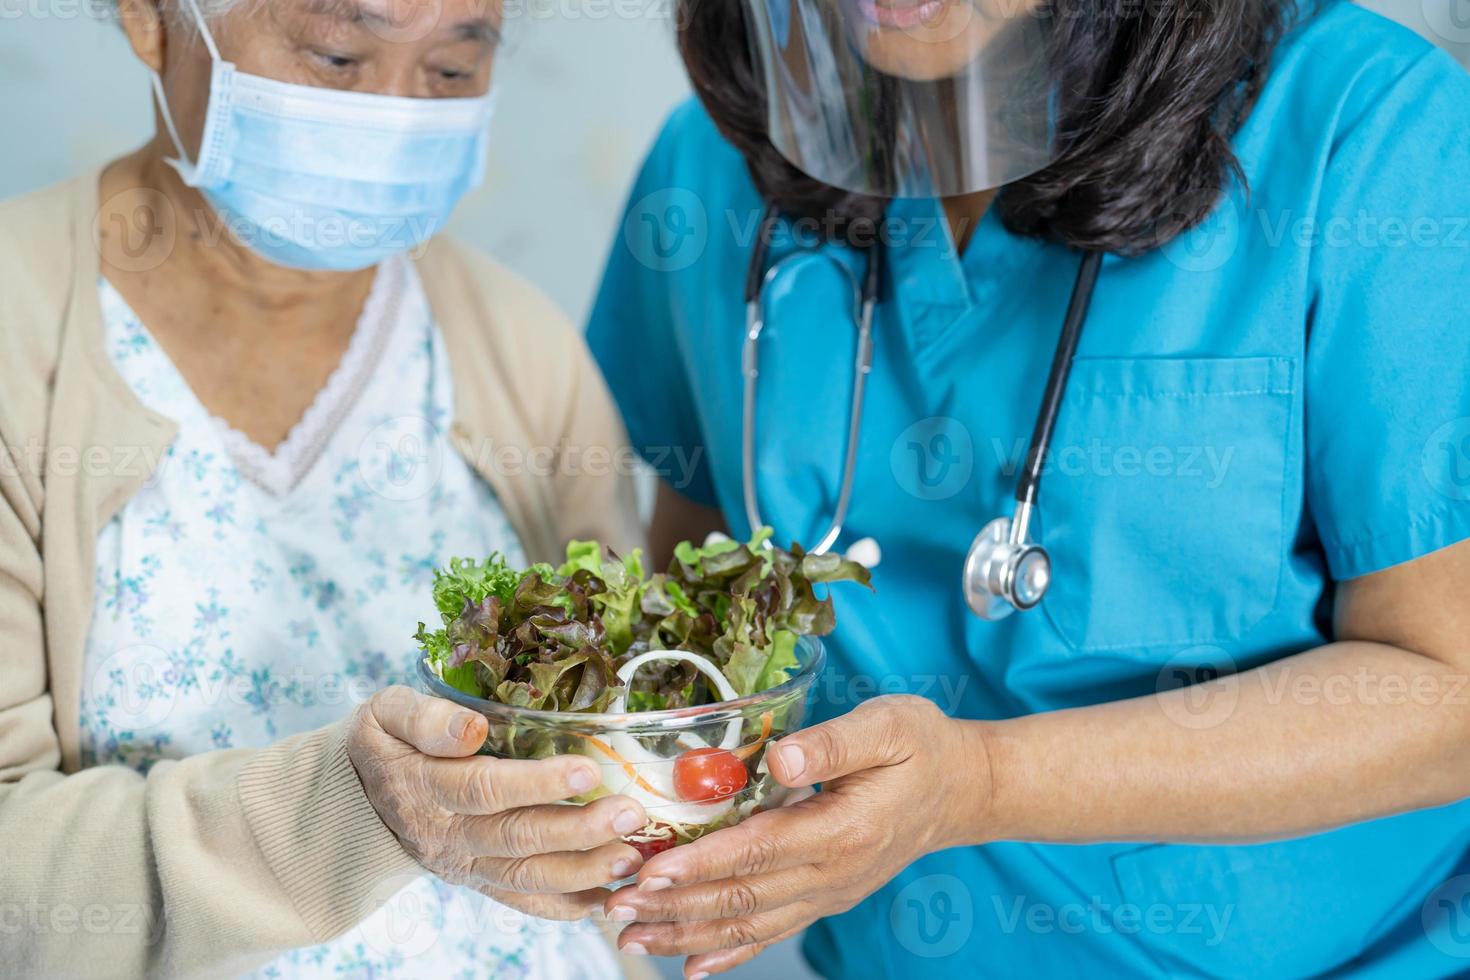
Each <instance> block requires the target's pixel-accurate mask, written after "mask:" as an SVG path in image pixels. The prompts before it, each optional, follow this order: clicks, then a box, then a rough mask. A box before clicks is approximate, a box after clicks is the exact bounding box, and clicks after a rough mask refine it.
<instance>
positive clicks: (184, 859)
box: [0, 0, 644, 977]
mask: <svg viewBox="0 0 1470 980" xmlns="http://www.w3.org/2000/svg"><path fill="white" fill-rule="evenodd" d="M488 6H489V8H490V10H491V12H492V13H493V10H494V8H495V7H496V6H497V5H495V4H491V5H488ZM121 13H122V23H123V26H124V28H125V30H126V33H127V36H128V39H129V41H130V42H131V45H132V47H133V50H134V51H135V52H136V54H137V56H138V57H139V58H140V59H141V60H142V61H143V63H144V64H145V65H146V66H147V67H148V68H149V69H150V70H151V72H152V73H153V75H154V79H155V83H156V84H155V95H156V97H157V112H158V134H159V135H158V136H156V137H155V138H154V139H153V140H152V142H150V143H149V144H148V145H146V146H145V147H143V148H142V149H141V150H139V151H137V152H136V153H134V154H132V155H131V156H128V157H125V158H123V159H121V160H117V161H115V162H113V163H112V164H111V165H109V166H107V167H106V168H105V169H104V170H103V171H102V172H101V173H100V174H88V175H86V176H84V177H82V178H80V179H78V180H75V181H73V182H71V183H69V184H66V185H63V186H60V187H57V188H53V189H50V190H45V191H42V192H40V193H38V194H35V195H33V196H31V197H28V198H23V199H20V200H16V201H11V202H8V203H6V204H5V205H3V206H0V269H3V273H0V276H3V280H0V362H3V363H4V365H5V369H6V378H5V384H4V388H3V392H0V438H3V442H4V445H5V448H6V450H7V452H6V454H5V456H4V457H3V461H4V463H5V465H4V466H3V467H0V637H3V643H0V780H3V782H0V838H3V840H4V850H3V858H0V895H3V896H4V897H5V898H4V900H5V902H6V903H7V906H8V908H9V912H8V914H7V918H6V926H5V929H6V935H5V938H4V941H3V942H0V975H3V976H37V975H42V974H46V975H56V976H120V977H137V976H144V975H147V976H156V975H189V976H197V975H224V974H239V973H241V972H247V971H250V970H253V969H256V968H263V970H262V972H263V974H264V975H269V976H273V977H280V976H294V977H309V976H326V975H334V976H340V975H343V974H344V973H345V974H349V975H369V974H371V975H375V976H383V975H386V974H392V973H394V972H395V971H399V970H401V971H402V973H403V974H404V975H407V976H415V977H423V976H431V975H439V976H449V975H460V974H461V973H464V974H471V973H473V974H480V973H483V972H484V971H487V970H488V971H490V972H492V973H495V974H496V975H498V976H508V975H519V974H520V973H522V972H534V973H535V974H536V975H538V976H557V977H563V976H567V977H569V976H579V977H585V976H590V977H601V976H614V975H617V974H618V972H619V967H618V962H617V959H616V956H615V954H614V953H613V952H612V951H611V948H610V947H609V946H608V945H607V943H606V942H605V940H604V938H603V937H602V936H601V934H600V933H599V932H598V931H597V930H596V928H595V927H592V926H589V925H577V926H555V927H552V926H540V927H536V926H535V922H536V920H533V919H531V918H529V917H527V916H526V915H525V914H523V913H531V914H533V915H536V916H542V917H548V918H558V919H567V920H572V919H581V918H584V917H585V916H586V915H587V913H588V912H589V911H591V910H593V909H595V908H596V907H597V905H598V904H599V902H600V901H601V900H602V898H603V897H604V896H605V894H606V892H605V891H604V890H602V889H600V888H598V886H599V885H602V884H604V883H606V882H609V881H613V880H615V879H617V878H621V877H624V876H626V875H628V874H631V873H633V872H635V871H636V870H637V869H638V868H639V866H640V864H641V861H640V858H639V856H638V854H637V852H635V851H634V850H633V849H632V848H631V847H629V846H627V845H626V844H623V843H621V842H620V841H619V840H618V838H619V836H620V834H621V833H623V832H626V831H628V830H631V829H634V828H636V827H638V826H641V825H642V824H643V823H644V815H643V813H642V811H641V809H640V808H639V806H638V804H636V803H635V802H633V801H631V800H628V799H625V798H621V797H612V798H607V799H603V800H600V801H598V802H597V803H595V804H593V805H591V806H588V807H586V808H585V809H578V808H572V807H558V806H554V805H553V804H555V803H556V802H557V801H559V800H562V799H565V798H567V797H569V796H571V795H574V794H576V793H578V792H580V791H582V790H585V789H586V788H587V787H588V786H590V785H591V784H592V783H594V782H595V781H596V780H597V773H596V770H595V766H593V765H592V764H591V763H590V762H588V761H586V760H580V761H579V760H577V759H569V758H563V759H553V760H547V761H542V762H534V763H532V762H508V761H500V760H492V759H488V758H480V757H476V756H475V751H476V749H477V747H478V746H479V745H480V744H481V742H482V740H483V738H484V735H485V723H484V720H483V719H481V718H479V717H477V716H474V715H472V714H470V713H467V712H464V711H463V710H460V709H456V708H454V707H453V706H451V705H448V704H447V703H444V702H437V701H432V700H430V699H428V698H425V697H421V696H419V695H416V694H413V693H412V692H410V691H408V690H406V689H405V688H403V687H393V688H387V689H384V690H379V689H382V688H386V686H387V684H388V683H390V682H391V681H392V679H394V678H398V677H403V676H406V672H407V670H408V669H409V667H410V666H411V664H412V663H413V658H414V656H415V651H414V650H413V643H412V641H411V640H410V639H409V637H410V636H411V635H412V633H413V631H414V627H415V625H416V624H417V622H418V621H419V620H420V619H425V618H428V617H427V614H428V613H429V612H430V611H431V610H430V609H429V608H426V607H427V605H428V589H427V583H426V582H425V576H426V574H427V573H428V572H429V571H430V570H432V569H433V568H434V567H435V566H437V565H439V564H440V563H442V562H444V561H445V560H447V559H448V558H449V557H450V556H451V555H455V554H471V555H481V554H485V553H488V552H490V551H494V550H498V551H501V552H503V553H505V554H507V555H509V556H511V558H512V559H513V560H518V561H519V560H534V559H542V558H547V557H549V556H551V555H552V554H553V553H554V552H556V551H557V550H558V549H559V548H560V547H561V546H562V545H563V543H564V542H565V541H566V540H567V539H569V538H571V537H573V536H598V537H600V538H603V539H605V540H607V541H610V542H613V543H616V544H619V545H621V546H624V547H628V546H631V545H633V544H634V543H636V542H635V540H634V539H635V538H636V537H637V523H636V519H635V507H634V503H633V500H632V498H631V494H630V492H629V487H628V485H627V480H626V479H625V478H623V477H620V476H619V475H618V473H617V472H616V470H617V467H615V466H611V465H609V464H608V462H607V461H608V460H609V459H610V458H612V455H611V454H615V453H616V452H617V451H618V449H619V447H620V446H621V445H622V443H623V440H624V434H623V432H622V430H621V429H620V427H619V425H618V423H617V422H616V418H617V416H616V413H615V412H614V410H613V409H612V406H611V404H610V403H609V400H608V396H607V394H606V391H605V389H604V387H603V384H602V382H601V380H600V377H599V375H598V372H597V370H596V369H595V368H594V367H593V366H592V364H591V363H590V361H589V359H588V357H587V355H586V353H585V351H584V350H583V347H582V344H581V341H580V338H579V337H578V336H577V335H576V334H575V333H574V332H573V331H571V330H569V329H568V327H567V325H566V324H565V323H564V322H563V320H562V318H561V316H560V315H559V314H558V313H557V312H556V311H555V310H554V309H553V308H552V306H551V305H550V304H549V303H547V302H546V301H545V300H544V299H542V298H541V297H539V296H538V295H536V294H535V293H534V292H533V291H532V290H531V289H529V288H528V287H527V286H525V285H524V284H522V283H520V282H518V281H517V280H516V279H515V278H513V277H512V276H511V275H509V274H508V273H506V272H505V271H503V270H501V269H499V268H497V267H496V266H494V265H492V264H490V263H489V262H487V261H485V260H483V259H481V258H478V257H476V256H473V255H471V254H469V253H467V252H465V251H464V250H463V249H461V248H459V247H458V246H456V245H454V244H451V243H449V242H447V241H444V240H442V239H440V238H437V237H435V233H436V232H437V231H438V230H439V229H440V228H441V227H442V226H443V224H444V221H445V219H446V218H447V217H448V215H449V212H450V211H451V209H452V208H453V207H454V205H455V204H456V202H457V201H458V200H459V199H460V197H461V196H462V195H463V194H464V192H465V191H467V190H468V189H470V188H471V187H472V186H473V185H474V183H475V182H476V180H477V179H478V177H479V176H480V173H481V170H482V168H483V166H484V160H485V141H486V138H487V123H488V118H489V115H490V109H491V102H490V96H489V95H488V94H487V93H488V92H489V88H490V77H491V68H492V62H493V59H494V54H495V41H496V37H497V33H496V24H495V22H494V18H493V17H492V18H487V16H486V14H487V5H485V4H477V3H474V2H472V0H447V2H445V3H444V4H442V6H438V7H436V8H435V10H434V11H433V14H434V16H433V17H432V18H426V19H417V20H415V19H406V20H405V19H398V20H394V19H393V18H394V14H395V11H394V10H393V9H391V8H389V7H386V6H383V5H376V4H371V3H367V2H364V3H363V4H362V5H360V6H359V5H357V4H355V3H351V4H333V5H328V6H323V5H321V4H319V3H313V2H311V0H267V2H266V3H264V4H251V5H249V6H246V7H240V8H238V9H228V7H226V8H225V9H218V8H214V9H211V11H210V12H209V15H208V16H207V17H206V15H205V12H204V11H201V10H200V9H198V8H197V7H195V6H194V3H193V0H184V2H183V5H182V6H181V7H180V8H178V9H174V8H173V7H172V6H167V7H165V8H163V9H160V8H158V7H155V6H154V5H153V3H152V2H151V0H123V3H122V10H121ZM420 246H422V247H420ZM375 690H376V691H378V693H376V694H375V695H374V694H373V692H374V691H375ZM370 695H372V696H371V697H370V698H369V696H370ZM364 699H366V703H363V704H361V705H360V706H357V705H358V702H361V701H363V700H364ZM354 708H355V710H354ZM426 872H431V873H432V874H426ZM446 882H448V883H453V884H446ZM395 893H396V894H397V895H398V899H397V900H395V901H394V902H393V903H392V904H391V905H390V906H389V907H386V908H384V907H382V906H383V905H384V903H385V901H387V900H388V899H390V898H392V897H393V896H394V895H395ZM507 906H509V908H508V907H507ZM512 909H514V910H517V911H513V910H512ZM406 914H407V917H405V915H406ZM344 934H346V935H344ZM272 961H274V962H272Z"/></svg>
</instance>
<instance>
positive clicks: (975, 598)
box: [965, 517, 1051, 622]
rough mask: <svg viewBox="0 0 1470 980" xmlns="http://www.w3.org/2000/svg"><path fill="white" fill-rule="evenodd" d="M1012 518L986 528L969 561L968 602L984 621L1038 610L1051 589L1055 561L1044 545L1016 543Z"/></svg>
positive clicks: (966, 583)
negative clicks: (1052, 562) (1036, 608)
mask: <svg viewBox="0 0 1470 980" xmlns="http://www.w3.org/2000/svg"><path fill="white" fill-rule="evenodd" d="M1014 531H1015V528H1014V526H1013V525H1012V523H1011V519H1010V518H1009V517H998V518H996V519H995V520H993V521H991V522H990V523H989V524H987V525H986V526H985V530H983V531H981V532H980V534H979V536H978V537H976V538H975V543H974V544H972V545H971V546H970V554H969V557H967V558H966V559H965V602H967V603H969V606H970V609H971V610H973V611H974V613H975V615H977V616H979V617H980V618H981V619H984V620H987V621H990V622H995V621H996V620H1001V619H1005V618H1006V617H1007V616H1009V615H1010V614H1011V613H1013V612H1016V611H1017V610H1020V611H1022V612H1024V611H1026V610H1028V609H1034V608H1035V607H1036V606H1037V605H1039V604H1040V603H1041V600H1042V599H1044V598H1045V597H1046V590H1047V589H1048V588H1049V587H1050V586H1051V558H1050V556H1048V555H1047V553H1046V549H1045V548H1043V547H1041V546H1040V545H1035V544H1030V543H1028V542H1026V541H1025V540H1024V532H1023V533H1022V535H1021V536H1020V537H1021V539H1020V540H1016V537H1017V536H1016V535H1015V533H1014Z"/></svg>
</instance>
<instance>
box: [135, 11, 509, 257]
mask: <svg viewBox="0 0 1470 980" xmlns="http://www.w3.org/2000/svg"><path fill="white" fill-rule="evenodd" d="M186 2H187V3H188V5H189V7H190V9H191V10H192V11H193V14H194V19H195V20H196V21H197V22H198V23H199V29H200V31H201V32H202V34H203V37H204V41H205V44H206V45H207V46H208V48H209V54H210V57H211V58H212V59H213V60H214V70H213V74H212V75H211V78H210V87H209V110H208V115H207V117H206V119H205V123H204V136H203V138H202V139H201V140H200V143H199V158H198V159H197V160H195V161H194V162H193V163H190V162H188V156H189V154H188V151H187V150H185V149H184V146H183V143H182V142H181V141H180V140H179V134H178V130H177V129H176V128H175V127H174V122H173V117H172V115H171V114H170V112H169V108H168V102H167V100H166V99H165V97H164V93H163V83H162V81H161V80H160V79H159V77H158V75H157V74H155V75H154V76H153V88H154V92H155V94H156V95H157V97H158V102H159V106H160V108H161V109H162V111H163V118H164V121H165V122H166V123H167V125H168V130H169V135H170V136H171V137H172V138H173V141H174V146H176V147H177V148H178V151H179V159H177V160H170V161H169V163H170V164H171V165H172V166H173V167H174V169H175V170H177V171H178V172H179V174H180V175H181V176H182V177H183V178H184V183H186V184H188V185H189V186H190V187H196V188H198V189H199V191H200V192H201V193H202V194H203V195H204V197H205V199H206V200H207V201H208V202H209V204H210V206H211V207H212V208H213V209H214V210H215V211H216V212H217V213H218V214H219V216H220V218H221V219H222V220H223V222H224V224H225V227H226V228H227V229H228V230H229V232H230V233H231V234H232V235H233V236H234V237H235V238H237V239H239V240H240V241H241V242H243V243H244V244H245V245H247V246H248V247H250V248H251V249H253V250H254V251H256V252H257V253H259V254H260V255H262V256H264V257H265V258H267V259H269V260H270V261H272V262H275V263H277V264H278V265H284V266H290V267H292V268H297V269H317V270H341V271H346V270H356V269H366V268H368V267H370V266H373V265H376V264H377V263H379V262H381V261H382V260H383V259H385V258H387V257H389V256H391V255H395V254H397V253H400V252H406V251H409V250H411V249H413V248H415V247H417V246H419V245H421V244H422V243H423V242H424V241H426V240H427V239H428V238H429V237H430V236H432V235H434V234H435V233H436V232H438V231H439V230H440V229H442V228H443V227H444V224H445V222H446V221H448V219H449V215H450V213H451V212H452V211H453V210H454V208H455V205H457V204H458V203H459V201H460V199H461V198H462V197H464V195H465V194H466V193H467V192H468V191H470V190H472V189H474V188H475V187H476V186H478V185H479V183H480V181H481V180H482V179H483V176H484V172H485V152H486V147H487V144H488V140H489V124H490V117H491V114H492V112H493V108H494V100H493V99H492V97H491V96H490V95H484V96H481V97H479V98H473V99H408V98H399V97H396V96H389V95H371V94H363V93H360V92H340V91H336V90H333V89H324V88H315V87H313V86H309V85H291V84H288V83H286V82H278V81H275V80H273V79H269V78H261V77H259V76H257V75H249V74H246V73H244V72H241V71H237V70H236V68H235V66H234V65H233V64H231V63H230V62H228V61H225V60H224V59H223V58H221V57H220V54H219V49H218V48H217V47H216V46H215V43H214V38H213V37H212V36H211V35H210V33H209V29H208V27H207V26H206V25H205V23H204V18H203V16H202V15H201V14H200V12H199V7H198V5H197V4H196V3H195V2H194V0H186Z"/></svg>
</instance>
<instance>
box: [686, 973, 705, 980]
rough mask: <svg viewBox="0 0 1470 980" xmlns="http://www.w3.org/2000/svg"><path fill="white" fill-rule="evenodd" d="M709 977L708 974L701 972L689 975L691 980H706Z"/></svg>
mask: <svg viewBox="0 0 1470 980" xmlns="http://www.w3.org/2000/svg"><path fill="white" fill-rule="evenodd" d="M707 976H709V974H708V973H703V972H700V973H691V974H689V980H704V978H705V977H707Z"/></svg>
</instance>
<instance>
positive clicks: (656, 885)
mask: <svg viewBox="0 0 1470 980" xmlns="http://www.w3.org/2000/svg"><path fill="white" fill-rule="evenodd" d="M673 884H674V883H673V882H672V881H670V880H669V879H667V878H647V879H645V880H643V881H640V882H639V883H638V890H639V891H640V892H661V891H663V890H664V889H665V888H669V887H671V886H672V885H673Z"/></svg>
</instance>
